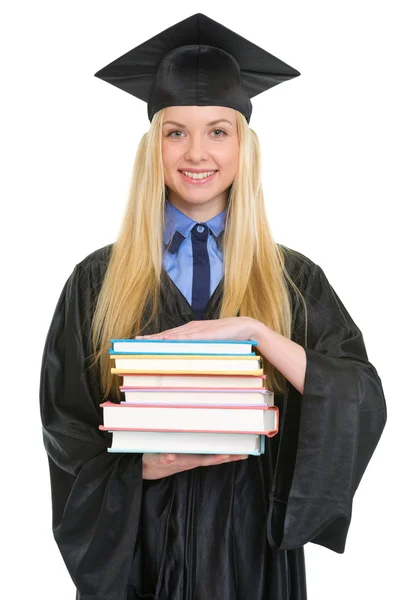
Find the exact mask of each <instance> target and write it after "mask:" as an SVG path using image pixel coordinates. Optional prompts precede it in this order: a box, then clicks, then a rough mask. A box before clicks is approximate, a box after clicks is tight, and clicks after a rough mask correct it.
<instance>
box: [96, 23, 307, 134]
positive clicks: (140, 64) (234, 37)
mask: <svg viewBox="0 0 415 600" xmlns="http://www.w3.org/2000/svg"><path fill="white" fill-rule="evenodd" d="M298 75H300V73H299V72H298V71H297V70H296V69H293V68H292V67H290V66H289V65H287V64H286V63H284V62H283V61H281V60H280V59H278V58H276V57H275V56H273V55H272V54H270V53H269V52H266V51H265V50H263V49H262V48H260V47H259V46H256V45H255V44H253V43H252V42H250V41H249V40H247V39H245V38H243V37H242V36H240V35H238V34H237V33H235V32H234V31H232V30H230V29H228V28H227V27H224V26H223V25H221V23H218V22H217V21H214V20H213V19H210V18H209V17H207V16H206V15H204V14H201V13H197V14H194V15H192V16H191V17H188V18H187V19H184V20H183V21H180V22H179V23H176V24H175V25H172V26H171V27H169V28H168V29H165V30H164V31H162V32H161V33H158V34H157V35H155V36H154V37H152V38H151V39H149V40H147V41H146V42H143V43H142V44H140V45H139V46H137V47H135V48H133V49H132V50H130V51H129V52H126V53H125V54H123V55H122V56H120V57H119V58H117V59H116V60H114V61H112V62H111V63H110V64H108V65H107V66H105V67H103V68H102V69H100V70H99V71H97V72H96V73H95V77H98V78H100V79H103V80H104V81H107V82H108V83H111V84H112V85H115V86H116V87H118V88H120V89H122V90H123V91H125V92H128V93H129V94H132V95H133V96H135V97H136V98H140V99H141V100H144V102H147V111H148V118H149V119H150V121H151V120H152V118H153V116H154V114H155V113H156V112H158V111H159V110H160V109H162V108H165V107H166V106H228V107H230V108H234V109H235V110H238V111H239V112H241V113H242V114H243V115H244V116H245V118H246V119H247V121H248V123H249V120H250V118H251V113H252V104H251V101H250V98H253V97H254V96H256V95H257V94H260V93H262V92H264V91H265V90H268V89H270V88H272V87H274V86H275V85H278V84H279V83H281V82H283V81H288V80H289V79H292V78H293V77H297V76H298Z"/></svg>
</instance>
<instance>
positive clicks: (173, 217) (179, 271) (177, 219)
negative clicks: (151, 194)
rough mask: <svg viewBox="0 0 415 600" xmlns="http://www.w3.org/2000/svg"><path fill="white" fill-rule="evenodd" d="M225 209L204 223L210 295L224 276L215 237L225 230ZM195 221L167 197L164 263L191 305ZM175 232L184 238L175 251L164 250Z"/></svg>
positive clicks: (220, 253)
mask: <svg viewBox="0 0 415 600" xmlns="http://www.w3.org/2000/svg"><path fill="white" fill-rule="evenodd" d="M225 219H226V209H225V210H223V211H222V212H221V213H219V214H218V215H216V217H213V219H209V221H206V222H203V223H202V225H207V226H208V227H209V230H210V232H209V236H208V239H207V251H208V255H209V263H210V294H209V297H210V296H212V294H213V292H214V291H215V289H216V287H217V286H218V284H219V282H220V280H221V279H222V277H223V253H222V250H221V249H220V247H219V245H218V243H217V242H216V239H215V237H218V235H219V234H220V233H221V232H222V231H224V229H225ZM197 223H198V221H193V219H191V218H190V217H188V216H187V215H185V214H183V213H182V212H181V211H180V210H178V209H177V208H176V207H175V206H173V204H171V203H170V202H169V201H168V200H166V223H165V227H164V238H163V242H164V247H163V266H164V268H165V270H166V271H167V274H168V275H169V277H170V278H171V279H172V280H173V281H174V283H175V284H176V286H177V287H178V288H179V290H180V291H181V293H182V294H183V296H184V297H185V298H186V300H187V301H188V303H189V304H190V305H191V304H192V282H193V251H192V236H191V230H192V229H193V227H194V226H195V225H196V224H197ZM176 231H178V232H179V233H181V235H182V236H183V237H184V240H183V241H182V242H181V244H180V246H179V248H178V250H177V251H176V253H175V254H172V253H171V252H166V245H167V244H168V243H169V242H170V241H171V239H172V237H173V235H174V233H175V232H176ZM212 233H213V235H212Z"/></svg>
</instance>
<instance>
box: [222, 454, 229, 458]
mask: <svg viewBox="0 0 415 600" xmlns="http://www.w3.org/2000/svg"><path fill="white" fill-rule="evenodd" d="M230 457H231V455H230V454H223V456H222V458H230Z"/></svg>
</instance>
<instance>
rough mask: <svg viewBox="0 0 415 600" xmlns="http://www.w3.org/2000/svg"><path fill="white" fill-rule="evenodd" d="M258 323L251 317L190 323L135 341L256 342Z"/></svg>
mask: <svg viewBox="0 0 415 600" xmlns="http://www.w3.org/2000/svg"><path fill="white" fill-rule="evenodd" d="M259 324H260V323H259V321H257V320H256V319H252V318H251V317H226V318H225V319H212V320H210V321H190V323H186V324H185V325H181V326H180V327H174V328H173V329H166V331H162V332H161V333H155V334H152V335H137V336H136V337H135V339H136V340H144V339H147V340H149V339H152V340H157V339H158V340H172V339H175V340H177V339H181V340H185V339H188V340H191V339H197V340H251V339H252V340H256V339H257V338H256V337H255V336H256V333H257V327H258V325H259Z"/></svg>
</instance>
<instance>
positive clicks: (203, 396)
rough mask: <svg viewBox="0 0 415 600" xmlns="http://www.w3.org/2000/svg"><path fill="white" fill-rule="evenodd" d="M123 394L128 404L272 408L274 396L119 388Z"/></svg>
mask: <svg viewBox="0 0 415 600" xmlns="http://www.w3.org/2000/svg"><path fill="white" fill-rule="evenodd" d="M120 390H121V392H123V393H124V394H125V402H127V403H129V404H134V403H138V404H159V405H164V406H169V405H170V404H199V405H202V404H203V405H219V406H223V405H236V404H243V405H251V406H252V405H256V406H273V404H274V394H273V392H270V391H268V390H265V389H262V390H251V389H249V390H242V389H227V390H223V389H218V390H210V389H207V388H205V389H201V390H199V389H192V388H185V389H179V390H177V389H175V388H163V389H154V388H153V389H131V388H127V387H124V386H121V387H120Z"/></svg>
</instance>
